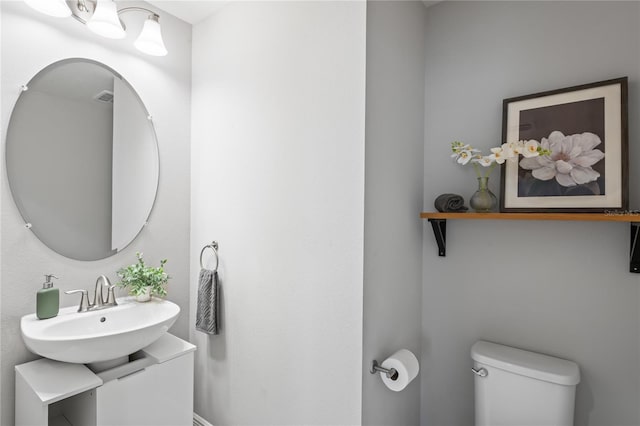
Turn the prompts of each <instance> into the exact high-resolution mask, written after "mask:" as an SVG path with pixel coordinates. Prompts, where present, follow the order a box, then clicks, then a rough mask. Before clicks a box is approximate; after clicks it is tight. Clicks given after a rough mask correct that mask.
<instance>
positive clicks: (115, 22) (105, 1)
mask: <svg viewBox="0 0 640 426" xmlns="http://www.w3.org/2000/svg"><path fill="white" fill-rule="evenodd" d="M87 27H89V29H90V30H91V31H93V32H94V33H96V34H98V35H101V36H102V37H107V38H124V37H125V35H126V33H125V31H124V28H122V23H120V18H118V9H117V8H116V4H115V3H114V2H113V0H98V3H97V4H96V10H95V11H94V12H93V16H91V19H89V22H87Z"/></svg>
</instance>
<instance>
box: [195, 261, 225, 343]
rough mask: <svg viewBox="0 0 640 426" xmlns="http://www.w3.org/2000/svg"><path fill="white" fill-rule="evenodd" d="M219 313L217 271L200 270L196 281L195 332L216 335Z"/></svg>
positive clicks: (218, 325)
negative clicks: (196, 307)
mask: <svg viewBox="0 0 640 426" xmlns="http://www.w3.org/2000/svg"><path fill="white" fill-rule="evenodd" d="M219 312H220V294H219V292H218V271H210V270H208V269H201V270H200V278H199V280H198V309H197V311H196V330H198V331H202V332H203V333H207V334H218V333H219V331H220V320H219V318H218V316H219V315H220V314H219Z"/></svg>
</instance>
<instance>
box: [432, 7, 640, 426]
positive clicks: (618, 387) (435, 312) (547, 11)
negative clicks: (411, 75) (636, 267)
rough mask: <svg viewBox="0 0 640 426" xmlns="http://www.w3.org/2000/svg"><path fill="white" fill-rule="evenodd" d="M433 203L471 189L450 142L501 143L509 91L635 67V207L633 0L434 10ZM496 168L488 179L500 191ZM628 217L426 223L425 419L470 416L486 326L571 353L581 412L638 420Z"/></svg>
mask: <svg viewBox="0 0 640 426" xmlns="http://www.w3.org/2000/svg"><path fill="white" fill-rule="evenodd" d="M427 14H428V18H427V36H426V42H427V46H426V52H427V70H426V111H425V128H426V134H425V209H426V210H432V200H433V199H434V198H435V197H436V196H437V195H438V194H440V193H443V192H456V193H460V194H463V195H464V196H465V197H466V198H467V199H468V198H469V196H470V195H471V194H472V192H473V191H474V189H475V188H474V187H475V185H476V183H475V175H474V173H473V171H472V170H470V169H463V168H461V167H459V166H458V165H456V164H455V163H453V162H452V161H450V160H449V143H450V141H452V140H456V139H457V140H462V141H465V142H469V143H473V144H476V145H478V146H479V147H482V148H485V149H486V148H489V147H491V146H495V145H497V144H499V143H500V137H501V107H502V99H504V98H508V97H513V96H518V95H525V94H529V93H535V92H538V91H543V90H549V89H555V88H561V87H567V86H571V85H576V84H581V83H589V82H594V81H599V80H605V79H609V78H615V77H620V76H625V75H628V76H629V79H630V87H629V89H630V90H629V117H630V129H629V133H630V161H629V163H630V171H631V177H630V184H631V185H630V186H631V207H632V208H636V209H637V208H638V207H640V197H639V194H638V191H640V188H639V187H638V186H637V185H635V183H636V182H638V172H639V169H638V167H636V166H637V164H638V162H639V160H640V150H639V149H638V147H637V146H636V141H637V137H638V134H639V132H638V130H639V129H638V125H639V124H638V121H637V120H635V117H637V116H638V112H639V111H638V100H639V99H638V95H639V92H638V90H639V86H638V81H639V80H640V51H639V42H640V3H638V2H608V1H607V2H444V3H440V4H437V5H435V6H432V7H431V8H429V9H428V12H427ZM498 183H499V173H497V172H494V173H493V176H492V178H491V186H492V187H493V188H494V189H495V190H496V191H495V192H496V193H498V191H497V188H498V186H499V185H498ZM628 233H629V229H628V225H625V224H616V223H577V222H518V221H482V222H474V221H449V223H448V224H447V257H445V258H440V257H438V256H437V248H436V244H435V241H434V239H433V236H432V232H431V229H430V227H429V226H428V224H427V223H426V222H425V226H424V289H423V304H424V310H423V321H422V322H423V356H422V412H421V423H422V424H424V425H451V426H453V425H469V424H471V423H472V421H473V377H472V374H471V373H470V371H469V367H470V366H471V360H470V358H469V349H470V347H471V345H472V344H473V343H474V342H475V341H476V340H478V339H486V340H491V341H496V342H500V343H504V344H507V345H513V346H518V347H522V348H525V349H529V350H535V351H538V352H543V353H548V354H551V355H555V356H559V357H563V358H568V359H571V360H574V361H576V362H577V363H578V364H579V365H580V367H581V373H582V382H581V383H580V385H579V386H578V390H577V404H576V424H579V425H593V426H606V425H638V424H640V410H639V408H638V401H639V400H640V380H639V377H638V372H637V368H638V365H639V364H640V340H639V339H640V318H639V302H640V297H639V296H640V295H639V291H640V281H639V279H638V278H639V277H638V276H637V275H634V274H630V273H628V272H627V270H628V247H629V246H628V244H629V241H628V239H629V237H628Z"/></svg>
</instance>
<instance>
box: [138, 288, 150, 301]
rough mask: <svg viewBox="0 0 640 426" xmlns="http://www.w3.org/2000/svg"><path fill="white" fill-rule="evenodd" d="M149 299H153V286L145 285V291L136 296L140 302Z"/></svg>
mask: <svg viewBox="0 0 640 426" xmlns="http://www.w3.org/2000/svg"><path fill="white" fill-rule="evenodd" d="M149 300H151V286H147V287H145V288H144V293H142V294H139V295H137V296H136V301H138V302H148V301H149Z"/></svg>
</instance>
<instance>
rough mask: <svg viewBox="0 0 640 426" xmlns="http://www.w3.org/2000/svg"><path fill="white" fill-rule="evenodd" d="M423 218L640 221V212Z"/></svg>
mask: <svg viewBox="0 0 640 426" xmlns="http://www.w3.org/2000/svg"><path fill="white" fill-rule="evenodd" d="M420 217H421V218H422V219H429V220H431V219H445V220H446V219H452V220H453V219H473V220H477V219H485V220H486V219H489V220H573V221H575V220H580V221H588V222H640V214H617V213H440V212H422V213H420Z"/></svg>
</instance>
